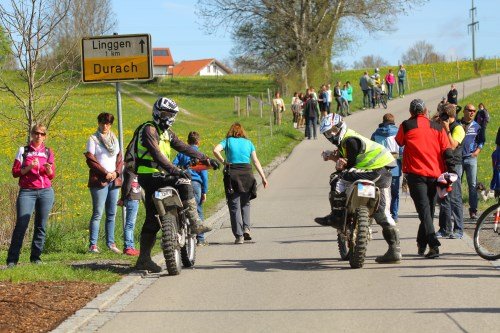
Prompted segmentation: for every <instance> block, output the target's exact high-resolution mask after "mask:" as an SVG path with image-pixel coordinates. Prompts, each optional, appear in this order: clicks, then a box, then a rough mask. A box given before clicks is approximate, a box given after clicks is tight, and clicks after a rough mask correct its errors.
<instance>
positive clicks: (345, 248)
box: [337, 232, 351, 260]
mask: <svg viewBox="0 0 500 333" xmlns="http://www.w3.org/2000/svg"><path fill="white" fill-rule="evenodd" d="M337 245H338V248H339V253H340V259H341V260H348V259H349V257H350V256H351V250H350V248H349V236H348V235H344V234H343V233H340V232H338V233H337Z"/></svg>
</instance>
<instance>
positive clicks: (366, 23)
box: [198, 0, 422, 86]
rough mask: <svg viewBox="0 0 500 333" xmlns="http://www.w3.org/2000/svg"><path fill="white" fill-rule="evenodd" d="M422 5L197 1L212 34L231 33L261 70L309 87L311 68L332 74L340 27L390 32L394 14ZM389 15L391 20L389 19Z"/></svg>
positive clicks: (343, 0) (399, 1)
mask: <svg viewBox="0 0 500 333" xmlns="http://www.w3.org/2000/svg"><path fill="white" fill-rule="evenodd" d="M420 2H422V0H247V1H241V0H198V13H199V15H200V16H201V17H202V18H203V19H204V20H205V26H206V28H207V31H210V32H215V31H217V28H222V27H223V28H226V29H229V30H231V31H232V33H233V38H234V39H235V41H236V45H237V47H236V51H237V53H238V55H239V56H241V57H244V58H245V59H247V60H248V59H252V61H253V62H254V63H255V65H256V66H258V67H259V68H258V69H263V68H266V69H268V70H271V71H273V72H274V73H275V74H276V73H277V74H282V75H292V74H293V73H294V72H297V71H298V73H299V74H300V78H301V81H302V85H303V86H307V85H308V74H309V72H310V71H311V69H310V68H309V66H310V64H320V67H322V71H321V72H323V73H329V72H331V69H332V68H331V56H332V49H333V46H334V45H335V43H336V41H337V40H338V36H339V34H338V33H339V29H340V27H341V24H342V23H343V22H344V21H346V22H352V24H354V25H357V26H360V27H361V28H363V29H366V30H368V31H376V30H385V29H387V27H390V26H391V25H390V24H388V23H389V22H390V21H391V20H393V19H394V14H397V13H401V12H404V11H405V10H407V9H408V8H410V7H411V6H412V5H413V4H416V3H420ZM389 14H390V15H389Z"/></svg>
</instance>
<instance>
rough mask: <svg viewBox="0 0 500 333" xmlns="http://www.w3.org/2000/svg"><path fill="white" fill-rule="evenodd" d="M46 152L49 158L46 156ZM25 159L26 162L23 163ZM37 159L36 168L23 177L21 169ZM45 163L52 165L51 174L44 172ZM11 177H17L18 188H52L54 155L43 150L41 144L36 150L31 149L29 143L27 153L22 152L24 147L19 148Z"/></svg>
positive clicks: (54, 171)
mask: <svg viewBox="0 0 500 333" xmlns="http://www.w3.org/2000/svg"><path fill="white" fill-rule="evenodd" d="M47 150H48V152H49V154H48V155H49V156H47ZM24 157H26V161H24ZM34 159H38V162H39V164H38V166H37V167H34V168H33V169H31V170H30V171H28V172H27V173H26V174H25V175H22V174H21V168H23V167H25V166H27V165H29V164H31V161H33V160H34ZM45 163H50V164H52V174H51V175H48V174H47V173H46V172H45ZM12 175H13V176H14V178H18V177H19V187H21V188H24V189H43V188H49V187H51V186H52V183H51V180H52V179H54V176H55V175H56V166H55V164H54V153H53V152H52V150H51V149H50V148H48V149H45V145H44V144H43V143H42V144H41V145H40V146H39V147H38V148H35V147H33V145H32V144H31V143H30V146H29V150H28V152H27V153H25V152H24V147H21V148H19V150H18V152H17V156H16V159H15V160H14V165H13V166H12Z"/></svg>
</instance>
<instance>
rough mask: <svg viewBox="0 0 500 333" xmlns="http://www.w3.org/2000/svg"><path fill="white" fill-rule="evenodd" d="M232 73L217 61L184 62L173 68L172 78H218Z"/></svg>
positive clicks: (212, 59) (211, 59)
mask: <svg viewBox="0 0 500 333" xmlns="http://www.w3.org/2000/svg"><path fill="white" fill-rule="evenodd" d="M231 73H232V71H231V70H230V69H229V68H227V67H226V66H224V65H223V64H222V63H221V62H219V61H218V60H217V59H214V58H210V59H201V60H184V61H181V62H180V63H178V64H177V65H175V66H174V69H173V76H219V75H227V74H231Z"/></svg>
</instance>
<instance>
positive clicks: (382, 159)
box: [340, 129, 394, 170]
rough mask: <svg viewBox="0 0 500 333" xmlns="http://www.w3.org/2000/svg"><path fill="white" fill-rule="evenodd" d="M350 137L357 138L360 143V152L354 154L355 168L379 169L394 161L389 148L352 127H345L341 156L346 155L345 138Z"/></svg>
mask: <svg viewBox="0 0 500 333" xmlns="http://www.w3.org/2000/svg"><path fill="white" fill-rule="evenodd" d="M350 137H354V138H358V139H360V140H361V143H362V147H361V152H360V153H359V154H358V156H356V165H354V167H355V168H356V169H363V170H375V169H380V168H383V167H385V166H386V165H388V164H390V163H391V162H393V161H394V157H393V156H392V154H391V152H390V151H389V149H387V148H385V147H384V146H382V145H381V144H378V143H376V142H374V141H372V140H369V139H367V138H365V137H364V136H362V135H361V134H359V133H357V132H355V131H353V130H352V129H347V131H346V133H345V136H344V138H343V139H342V143H341V145H340V146H341V153H342V156H346V150H345V140H346V139H347V138H350Z"/></svg>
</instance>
